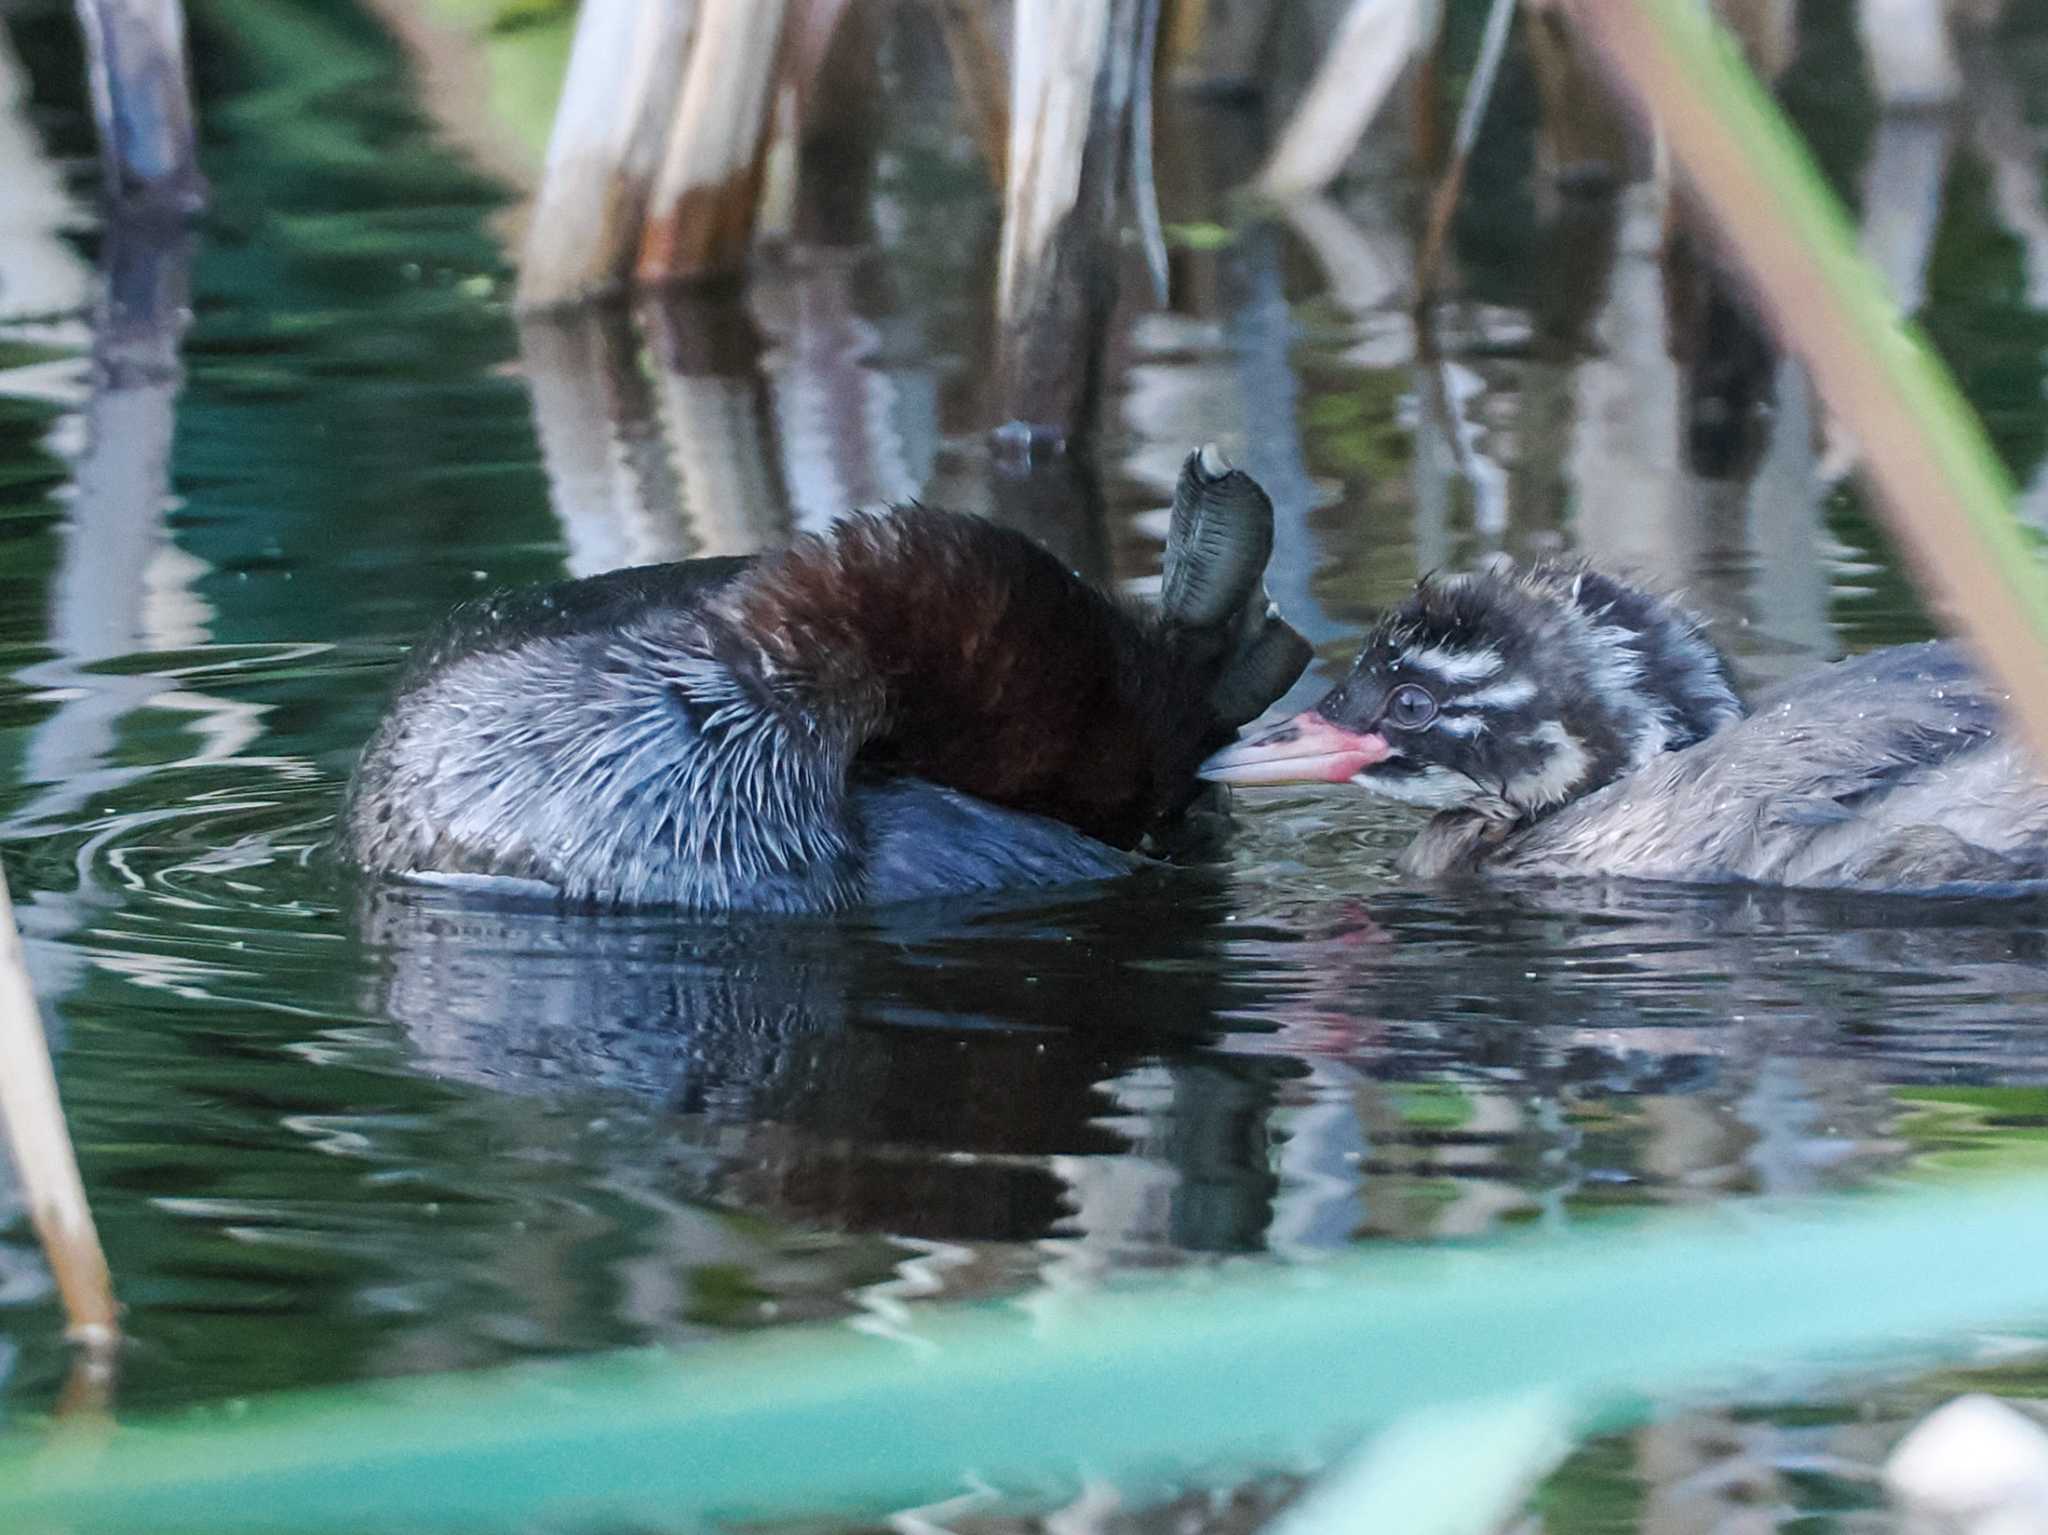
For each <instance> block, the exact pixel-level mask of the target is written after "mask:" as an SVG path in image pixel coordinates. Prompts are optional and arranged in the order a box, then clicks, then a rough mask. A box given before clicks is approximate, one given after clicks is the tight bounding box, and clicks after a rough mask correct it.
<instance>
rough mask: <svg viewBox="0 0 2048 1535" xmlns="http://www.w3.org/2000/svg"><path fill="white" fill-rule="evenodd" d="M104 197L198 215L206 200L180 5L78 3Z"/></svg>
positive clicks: (151, 0) (167, 1)
mask: <svg viewBox="0 0 2048 1535" xmlns="http://www.w3.org/2000/svg"><path fill="white" fill-rule="evenodd" d="M78 24H79V29H80V30H81V31H82V32H83V33H84V34H85V57H86V75H87V79H88V81H89V82H90V84H91V87H92V115H93V121H94V122H95V123H96V124H97V125H98V127H99V139H100V158H101V161H102V162H103V163H104V165H105V166H106V175H107V192H108V195H109V196H110V197H111V198H112V199H113V200H114V201H115V202H117V203H142V204H149V205H152V206H157V207H163V208H169V209H171V210H174V211H177V212H184V213H189V212H195V211H197V210H198V209H199V207H200V206H201V205H203V204H204V203H205V201H206V179H205V178H204V177H203V176H201V175H200V174H199V140H198V134H197V132H196V131H195V128H194V126H193V119H192V71H191V68H190V66H189V65H188V63H187V61H186V57H185V10H184V5H183V3H182V0H78Z"/></svg>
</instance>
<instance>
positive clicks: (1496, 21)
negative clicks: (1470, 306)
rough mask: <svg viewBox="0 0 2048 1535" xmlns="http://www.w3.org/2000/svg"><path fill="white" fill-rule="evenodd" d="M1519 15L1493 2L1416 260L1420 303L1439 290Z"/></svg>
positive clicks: (1508, 2)
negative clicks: (1455, 219)
mask: <svg viewBox="0 0 2048 1535" xmlns="http://www.w3.org/2000/svg"><path fill="white" fill-rule="evenodd" d="M1514 18H1515V0H1493V9H1492V10H1490V11H1488V12H1487V14H1486V32H1485V35H1484V36H1482V37H1481V38H1480V40H1479V59H1478V62H1477V63H1476V64H1475V65H1474V67H1473V70H1472V80H1471V83H1470V84H1469V85H1467V86H1466V87H1465V101H1464V104H1463V105H1462V106H1461V107H1460V108H1459V111H1458V132H1457V137H1456V138H1455V139H1453V140H1452V143H1451V164H1450V168H1449V169H1448V170H1447V171H1445V172H1444V179H1443V181H1442V182H1441V183H1440V184H1439V185H1438V186H1437V189H1436V195H1435V197H1433V198H1432V199H1431V200H1430V205H1429V224H1428V227H1427V228H1426V229H1425V230H1424V231H1423V236H1422V252H1421V254H1420V255H1418V256H1417V257H1416V258H1415V302H1416V303H1418V304H1424V303H1427V302H1428V301H1429V299H1430V297H1431V295H1432V294H1434V293H1435V292H1436V280H1437V270H1438V268H1439V266H1441V264H1442V262H1443V254H1444V242H1445V241H1446V240H1447V239H1448V238H1449V237H1450V232H1451V215H1452V214H1454V213H1456V212H1457V211H1458V198H1459V197H1460V196H1461V195H1462V194H1463V192H1464V190H1465V168H1466V167H1467V166H1468V165H1470V164H1471V163H1472V146H1473V145H1474V144H1476V143H1478V142H1479V129H1480V126H1481V125H1482V124H1483V123H1484V122H1485V121H1486V104H1487V103H1488V102H1489V101H1491V100H1492V99H1493V83H1494V81H1495V80H1497V79H1498V78H1499V77H1500V60H1501V55H1502V54H1504V53H1506V52H1507V48H1508V26H1509V23H1511V22H1512V21H1513V20H1514Z"/></svg>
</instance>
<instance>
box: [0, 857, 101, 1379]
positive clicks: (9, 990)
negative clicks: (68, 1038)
mask: <svg viewBox="0 0 2048 1535" xmlns="http://www.w3.org/2000/svg"><path fill="white" fill-rule="evenodd" d="M0 1127H4V1128H5V1130H6V1133H7V1144H8V1147H9V1148H10V1150H12V1152H13V1154H14V1166H15V1169H16V1171H17V1172H19V1173H20V1175H21V1182H22V1187H23V1191H24V1192H25V1193H26V1195H27V1196H28V1208H29V1216H30V1218H31V1219H32V1220H33V1221H34V1222H35V1227H36V1235H37V1236H39V1237H40V1238H41V1239H42V1243H43V1252H44V1254H45V1255H46V1256H47V1257H48V1258H49V1261H50V1271H51V1272H52V1273H53V1274H55V1275H56V1278H57V1290H58V1293H59V1294H60V1295H61V1296H62V1297H63V1300H64V1311H65V1314H66V1315H67V1316H68V1317H69V1318H70V1323H71V1325H70V1335H71V1337H72V1338H73V1339H74V1340H76V1341H77V1342H80V1343H84V1344H86V1345H88V1346H91V1347H94V1348H105V1347H107V1346H109V1345H111V1344H113V1343H114V1342H115V1341H116V1340H117V1339H118V1338H119V1337H120V1323H119V1321H118V1320H117V1317H116V1312H115V1307H114V1284H113V1280H112V1278H111V1277H110V1276H109V1275H108V1273H107V1258H106V1254H105V1253H104V1252H103V1251H101V1249H100V1237H99V1232H98V1230H97V1229H96V1228H95V1227H94V1225H93V1220H92V1211H91V1209H90V1208H88V1206H87V1205H86V1202H85V1185H84V1184H83V1183H82V1182H80V1181H79V1177H78V1158H77V1156H76V1155H74V1154H73V1152H72V1149H71V1134H70V1132H69V1131H68V1130H67V1129H65V1126H64V1106H63V1104H62V1102H61V1101H60V1100H59V1099H58V1097H57V1075H56V1072H55V1071H54V1070H52V1068H51V1066H50V1046H49V1042H48V1041H47V1040H45V1039H44V1037H43V1020H42V1015H41V1014H40V1013H39V1012H38V1011H37V1010H36V998H35V992H34V991H33V990H32V989H31V988H30V986H29V981H28V966H27V965H26V963H24V961H23V958H22V950H21V935H20V933H19V932H17V931H16V929H15V926H14V907H13V903H12V902H11V901H9V899H8V897H7V881H6V877H5V875H0Z"/></svg>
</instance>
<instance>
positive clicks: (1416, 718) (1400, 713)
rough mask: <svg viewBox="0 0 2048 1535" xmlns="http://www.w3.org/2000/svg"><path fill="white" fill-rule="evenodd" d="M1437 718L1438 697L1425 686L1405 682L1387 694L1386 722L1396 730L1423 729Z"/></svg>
mask: <svg viewBox="0 0 2048 1535" xmlns="http://www.w3.org/2000/svg"><path fill="white" fill-rule="evenodd" d="M1435 718H1436V699H1435V698H1433V697H1431V696H1430V691H1429V689H1428V688H1425V687H1418V686H1416V685H1415V684H1414V683H1412V682H1404V683H1402V684H1401V685H1400V686H1399V687H1397V688H1395V689H1394V691H1393V692H1391V693H1389V694H1388V695H1387V709H1386V715H1385V719H1386V722H1387V723H1388V724H1389V725H1391V726H1393V727H1394V728H1395V729H1396V730H1421V729H1422V728H1423V727H1424V726H1426V725H1428V724H1429V722H1430V721H1431V720H1433V719H1435Z"/></svg>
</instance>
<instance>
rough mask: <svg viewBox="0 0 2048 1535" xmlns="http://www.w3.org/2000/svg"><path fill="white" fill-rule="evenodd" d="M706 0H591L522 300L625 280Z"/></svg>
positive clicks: (533, 304)
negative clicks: (693, 32) (701, 4)
mask: <svg viewBox="0 0 2048 1535" xmlns="http://www.w3.org/2000/svg"><path fill="white" fill-rule="evenodd" d="M696 10H697V6H696V0H584V4H583V8H582V10H581V11H580V12H579V13H578V14H577V17H576V40H575V43H574V45H573V46H572V48H571V50H570V53H569V73H568V76H567V78H566V79H565V80H564V81H563V83H562V100H561V104H560V105H559V106H558V107H556V109H555V125H554V131H553V132H552V133H551V134H550V135H549V138H548V158H547V166H546V168H545V169H544V170H543V171H542V173H541V183H540V190H539V192H538V193H537V194H536V195H535V197H534V200H533V214H532V218H531V220H530V222H529V223H528V224H527V229H526V241H525V244H524V246H523V247H522V249H521V251H520V257H519V307H520V308H521V309H524V310H527V311H533V310H540V309H552V308H558V307H561V306H563V305H567V304H575V303H581V302H583V301H585V300H588V299H593V298H599V297H602V296H604V295H605V294H607V293H610V292H612V291H614V290H616V289H618V288H619V287H621V286H622V285H623V284H624V282H625V280H626V279H627V277H629V276H630V275H631V273H632V270H633V262H634V260H635V259H636V258H637V257H638V255H639V253H640V233H641V227H642V225H643V224H644V223H645V221H646V217H647V204H648V199H649V196H650V195H651V193H652V191H653V186H654V173H655V171H656V170H657V169H658V168H659V167H660V164H661V155H662V149H663V147H664V146H665V144H666V143H667V141H668V131H669V124H670V123H671V122H673V121H674V119H675V110H676V93H677V91H678V90H679V89H680V88H681V85H682V79H683V62H684V60H685V59H686V58H687V57H688V53H689V45H690V30H691V24H692V22H693V21H694V20H695V17H696Z"/></svg>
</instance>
